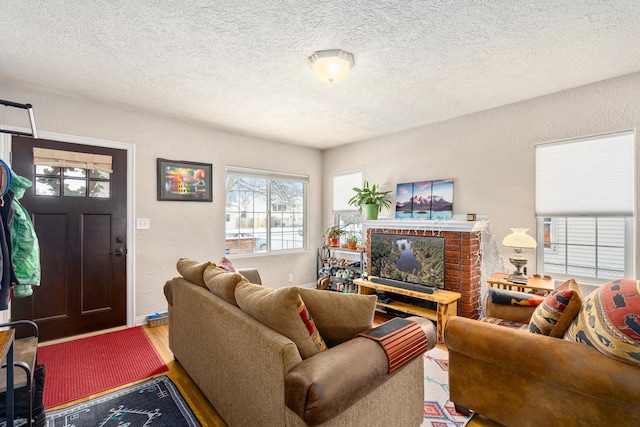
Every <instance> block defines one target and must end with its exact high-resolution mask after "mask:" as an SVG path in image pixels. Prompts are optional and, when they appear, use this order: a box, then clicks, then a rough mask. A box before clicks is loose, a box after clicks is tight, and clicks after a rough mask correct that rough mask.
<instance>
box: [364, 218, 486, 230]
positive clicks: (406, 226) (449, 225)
mask: <svg viewBox="0 0 640 427" xmlns="http://www.w3.org/2000/svg"><path fill="white" fill-rule="evenodd" d="M362 225H363V226H364V227H366V228H382V229H393V230H419V231H432V232H438V231H458V232H461V233H474V232H482V231H485V230H486V229H487V227H488V225H489V221H488V220H486V219H484V220H479V221H462V220H457V219H442V220H433V219H376V220H373V221H362Z"/></svg>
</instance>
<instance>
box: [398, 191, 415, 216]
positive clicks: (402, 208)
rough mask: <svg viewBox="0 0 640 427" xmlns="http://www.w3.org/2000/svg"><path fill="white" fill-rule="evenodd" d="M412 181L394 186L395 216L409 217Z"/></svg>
mask: <svg viewBox="0 0 640 427" xmlns="http://www.w3.org/2000/svg"><path fill="white" fill-rule="evenodd" d="M412 197H413V182H409V183H406V184H398V185H397V186H396V218H411V206H412V200H411V199H412Z"/></svg>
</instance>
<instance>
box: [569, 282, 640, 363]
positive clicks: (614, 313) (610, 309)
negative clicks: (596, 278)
mask: <svg viewBox="0 0 640 427" xmlns="http://www.w3.org/2000/svg"><path fill="white" fill-rule="evenodd" d="M564 338H565V339H566V340H569V341H575V342H579V343H583V344H587V345H590V346H592V347H595V348H596V349H598V350H599V351H600V352H601V353H603V354H605V355H607V356H609V357H612V358H614V359H616V360H620V361H623V362H627V363H631V364H632V365H636V366H640V281H638V280H634V279H620V280H615V281H613V282H610V283H607V284H606V285H603V286H602V287H601V288H598V289H596V290H595V291H593V292H592V293H591V294H589V295H588V296H587V297H586V298H585V301H584V304H583V306H582V310H581V311H580V314H578V316H577V317H576V319H575V320H574V321H573V322H572V323H571V325H570V327H569V329H568V330H567V333H566V334H565V337H564Z"/></svg>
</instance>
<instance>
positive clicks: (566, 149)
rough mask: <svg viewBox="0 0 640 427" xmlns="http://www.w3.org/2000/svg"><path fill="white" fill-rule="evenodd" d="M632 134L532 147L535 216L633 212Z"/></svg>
mask: <svg viewBox="0 0 640 427" xmlns="http://www.w3.org/2000/svg"><path fill="white" fill-rule="evenodd" d="M633 194H634V134H633V132H620V133H615V134H610V135H603V136H598V137H592V138H582V139H576V140H571V141H564V142H557V143H548V144H541V145H538V146H537V147H536V215H537V216H538V217H543V216H548V217H552V216H594V217H595V216H632V215H633V210H634V209H633V206H634V203H633Z"/></svg>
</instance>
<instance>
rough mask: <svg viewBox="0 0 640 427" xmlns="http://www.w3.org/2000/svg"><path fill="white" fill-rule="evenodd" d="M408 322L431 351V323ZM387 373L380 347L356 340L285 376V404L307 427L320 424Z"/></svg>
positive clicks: (295, 368) (328, 351)
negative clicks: (420, 332) (418, 330)
mask: <svg viewBox="0 0 640 427" xmlns="http://www.w3.org/2000/svg"><path fill="white" fill-rule="evenodd" d="M323 292H326V291H323ZM409 319H410V320H413V321H415V322H417V323H418V325H420V327H421V328H422V330H423V331H424V332H425V335H426V336H427V344H428V345H427V349H428V350H430V349H432V348H433V347H434V346H435V343H436V330H435V327H434V326H433V323H431V321H429V320H428V319H424V318H420V317H410V318H409ZM418 358H419V359H422V358H421V357H419V356H415V357H414V358H413V359H412V360H411V361H409V362H407V363H412V361H413V360H415V359H418ZM420 363H422V360H420ZM402 369H404V367H403V368H400V370H402ZM388 372H389V362H388V359H387V355H386V353H385V351H384V349H383V348H382V346H381V345H380V344H379V343H378V342H376V341H374V340H371V339H369V338H364V337H356V338H353V339H351V340H349V341H346V342H344V343H342V344H340V345H337V346H335V347H333V348H330V349H328V350H326V351H323V352H322V353H318V354H316V355H314V356H312V357H310V358H308V359H305V360H304V361H302V362H301V363H299V364H297V365H296V366H294V367H293V368H292V369H291V370H290V371H289V372H288V373H287V375H286V376H285V403H286V404H287V406H288V407H289V409H291V410H292V411H294V412H295V413H296V414H298V416H299V417H300V418H302V419H303V420H304V421H305V422H306V423H307V424H309V425H318V424H322V423H324V422H326V421H327V420H330V419H331V418H333V417H335V416H336V415H338V414H340V413H341V412H343V411H344V410H346V409H347V408H349V407H350V406H351V405H353V404H354V403H356V402H357V401H358V400H360V399H362V398H363V397H365V396H367V395H368V394H369V393H370V392H371V391H373V390H375V389H376V388H378V387H379V386H380V385H381V384H383V383H384V382H385V381H387V380H388V379H389V378H391V377H393V376H394V375H395V374H389V373H388Z"/></svg>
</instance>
